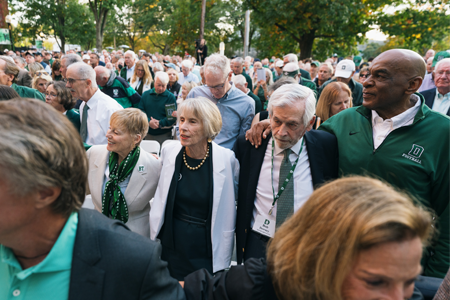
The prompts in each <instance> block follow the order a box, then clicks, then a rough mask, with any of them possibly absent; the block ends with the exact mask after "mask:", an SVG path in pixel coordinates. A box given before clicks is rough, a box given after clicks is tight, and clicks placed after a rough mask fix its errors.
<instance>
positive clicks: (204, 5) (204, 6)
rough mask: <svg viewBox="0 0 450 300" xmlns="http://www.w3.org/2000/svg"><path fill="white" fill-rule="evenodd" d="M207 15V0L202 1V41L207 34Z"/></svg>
mask: <svg viewBox="0 0 450 300" xmlns="http://www.w3.org/2000/svg"><path fill="white" fill-rule="evenodd" d="M205 14H206V0H202V15H201V19H200V41H201V40H202V39H203V35H204V33H205Z"/></svg>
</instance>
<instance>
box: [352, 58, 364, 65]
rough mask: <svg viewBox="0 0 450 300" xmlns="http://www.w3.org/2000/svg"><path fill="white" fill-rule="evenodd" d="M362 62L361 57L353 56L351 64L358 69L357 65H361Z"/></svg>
mask: <svg viewBox="0 0 450 300" xmlns="http://www.w3.org/2000/svg"><path fill="white" fill-rule="evenodd" d="M361 61H362V57H361V56H354V57H353V62H354V63H355V66H357V67H359V65H360V64H361Z"/></svg>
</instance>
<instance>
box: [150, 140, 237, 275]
mask: <svg viewBox="0 0 450 300" xmlns="http://www.w3.org/2000/svg"><path fill="white" fill-rule="evenodd" d="M181 148H182V146H181V144H180V142H179V141H177V142H173V143H169V144H166V145H165V146H164V147H163V148H162V151H161V160H162V164H163V168H162V169H161V176H160V178H159V182H158V188H157V189H156V193H155V199H154V201H153V205H152V210H151V211H150V239H152V240H155V239H156V238H157V236H158V234H159V231H160V230H161V227H162V225H163V223H164V212H165V209H166V203H167V196H168V195H169V187H170V183H171V182H172V177H173V172H174V171H175V160H176V158H177V155H178V153H180V150H181ZM212 152H213V195H214V198H213V207H212V214H211V241H212V250H213V272H214V273H215V272H217V271H220V270H223V269H226V268H228V267H229V266H230V263H231V255H232V253H233V246H234V229H235V226H236V202H235V201H236V197H237V191H238V190H237V188H238V182H239V162H238V160H237V159H236V157H235V156H234V152H233V151H231V150H229V149H226V148H223V147H221V146H219V145H217V144H216V143H214V142H213V143H212Z"/></svg>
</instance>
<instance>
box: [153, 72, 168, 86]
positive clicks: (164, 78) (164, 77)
mask: <svg viewBox="0 0 450 300" xmlns="http://www.w3.org/2000/svg"><path fill="white" fill-rule="evenodd" d="M157 78H159V80H160V81H161V82H162V84H168V83H169V75H167V73H166V72H162V71H159V72H156V73H155V81H156V79H157Z"/></svg>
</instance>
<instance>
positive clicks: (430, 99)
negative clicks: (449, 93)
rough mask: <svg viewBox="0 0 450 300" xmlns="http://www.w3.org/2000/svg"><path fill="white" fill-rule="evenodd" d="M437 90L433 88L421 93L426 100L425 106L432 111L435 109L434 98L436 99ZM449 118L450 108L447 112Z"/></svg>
mask: <svg viewBox="0 0 450 300" xmlns="http://www.w3.org/2000/svg"><path fill="white" fill-rule="evenodd" d="M436 93H437V89H436V88H432V89H430V90H426V91H423V92H421V94H422V96H423V97H424V98H425V104H426V105H427V106H428V107H429V108H430V109H431V108H433V104H434V98H436ZM447 116H449V117H450V108H449V109H448V111H447Z"/></svg>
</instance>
